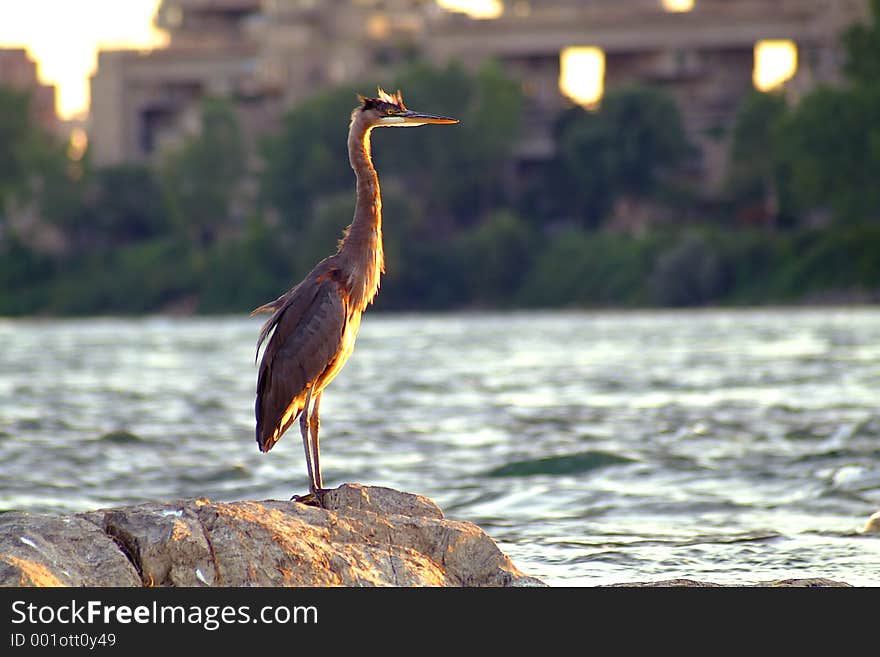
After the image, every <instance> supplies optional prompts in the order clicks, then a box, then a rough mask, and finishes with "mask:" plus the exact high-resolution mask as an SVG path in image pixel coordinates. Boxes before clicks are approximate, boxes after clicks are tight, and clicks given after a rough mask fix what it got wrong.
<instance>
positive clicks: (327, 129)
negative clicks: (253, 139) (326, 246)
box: [261, 86, 356, 230]
mask: <svg viewBox="0 0 880 657" xmlns="http://www.w3.org/2000/svg"><path fill="white" fill-rule="evenodd" d="M355 102H356V99H355V97H354V94H353V93H352V90H351V87H350V86H345V87H337V88H334V89H330V90H328V91H323V92H321V93H319V94H316V95H315V96H313V97H311V98H309V99H307V100H305V101H303V102H302V103H299V104H297V105H296V106H295V107H294V108H293V109H292V110H290V112H288V113H287V115H286V116H285V117H284V123H283V125H282V128H281V132H280V134H278V135H272V136H271V137H270V138H267V139H266V140H264V142H263V157H264V159H265V161H266V167H265V170H264V171H263V174H262V176H261V190H262V196H263V199H264V200H265V201H266V202H267V203H269V204H270V205H272V206H274V207H275V208H276V209H277V210H278V211H279V212H280V213H281V215H282V218H283V221H284V225H285V227H288V228H290V229H292V230H300V229H302V228H303V227H304V226H305V225H306V224H307V223H308V217H309V216H310V213H311V211H312V207H313V205H314V203H315V202H316V200H317V199H319V198H321V197H322V196H327V195H332V194H335V193H338V192H340V191H343V190H346V191H349V192H350V190H351V189H352V187H353V181H354V176H353V174H352V172H351V165H350V164H349V162H348V149H347V145H346V141H345V126H347V125H348V122H349V117H350V115H351V111H352V108H353V107H354V105H355Z"/></svg>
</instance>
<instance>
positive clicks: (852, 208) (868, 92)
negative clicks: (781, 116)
mask: <svg viewBox="0 0 880 657" xmlns="http://www.w3.org/2000/svg"><path fill="white" fill-rule="evenodd" d="M776 139H777V141H778V145H779V157H780V158H781V162H782V163H783V165H784V168H785V172H786V177H787V178H788V183H787V184H788V185H790V190H791V194H792V196H793V199H794V201H795V203H796V204H797V206H798V207H799V208H800V209H802V210H809V209H811V208H816V207H819V208H822V207H824V208H829V209H831V210H832V211H833V212H834V214H835V216H836V218H838V219H840V220H842V221H850V222H852V221H861V220H864V219H880V185H878V184H877V181H878V180H880V88H878V87H870V86H865V87H856V88H852V89H829V88H823V89H818V90H816V91H814V92H813V93H811V94H809V95H808V96H806V97H805V98H804V99H803V100H802V101H801V103H800V104H799V105H798V106H797V107H796V108H795V109H794V110H792V112H791V113H790V114H789V115H788V116H787V117H786V118H785V120H784V121H783V122H782V123H781V125H780V129H779V131H778V134H777V136H776Z"/></svg>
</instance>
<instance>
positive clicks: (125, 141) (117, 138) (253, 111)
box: [90, 0, 867, 186]
mask: <svg viewBox="0 0 880 657" xmlns="http://www.w3.org/2000/svg"><path fill="white" fill-rule="evenodd" d="M503 4H504V11H503V13H502V14H501V15H500V16H499V17H497V18H495V19H492V20H475V19H473V18H470V17H468V16H467V15H465V14H462V13H453V12H449V11H445V10H443V9H441V8H440V7H439V6H438V4H437V3H435V2H434V1H433V0H165V2H163V3H162V5H161V7H160V11H159V14H158V16H157V23H158V25H160V26H161V27H163V28H165V29H166V30H168V32H169V34H170V43H169V46H168V48H167V49H163V50H158V51H154V52H152V53H147V54H140V53H133V52H104V53H101V54H100V58H99V67H98V72H97V74H96V75H95V77H94V78H93V80H92V103H93V105H92V114H91V129H90V130H91V134H90V143H91V144H92V148H93V156H94V159H95V161H96V162H97V163H99V164H112V163H118V162H124V161H144V160H149V159H150V158H151V157H154V156H155V154H156V153H157V152H161V148H162V146H163V144H168V143H174V142H175V141H176V140H179V139H180V137H181V135H182V134H185V133H186V132H187V131H188V130H192V129H197V125H196V120H195V119H194V118H193V117H194V115H197V113H195V112H194V108H195V105H196V103H197V101H198V99H199V98H201V97H202V96H204V95H206V94H221V95H227V96H231V97H232V98H235V99H236V101H237V105H238V106H239V107H240V108H241V109H242V113H243V116H244V118H245V121H244V123H245V125H246V128H247V129H249V130H251V131H252V132H259V131H260V130H266V129H271V128H272V127H273V126H275V125H277V121H278V119H279V117H280V116H281V114H282V113H283V112H284V111H285V109H286V108H287V107H289V106H290V105H291V104H292V103H293V102H294V101H295V100H301V99H303V98H305V97H307V96H309V95H310V94H312V93H314V92H315V91H318V90H320V89H322V88H324V87H326V86H328V85H333V84H338V83H342V82H344V81H346V80H353V79H362V78H363V77H365V75H366V74H373V75H375V76H376V77H378V78H379V79H381V76H382V75H383V74H384V73H387V72H389V71H391V70H393V69H394V68H395V67H396V66H398V65H400V64H402V63H405V62H406V61H408V60H409V59H411V58H413V57H415V56H416V55H420V56H423V57H426V58H427V59H428V60H430V61H432V62H434V63H436V64H444V63H446V62H447V61H449V60H450V59H456V60H459V61H461V62H463V63H464V64H465V65H466V66H469V67H474V68H475V67H477V66H479V65H481V64H482V63H483V62H485V61H486V60H487V59H490V58H491V59H495V60H498V61H499V62H500V63H501V64H502V65H503V66H504V67H505V68H506V69H507V70H509V71H510V72H511V73H512V74H514V75H516V76H517V77H519V78H520V79H522V81H523V90H524V92H525V95H526V98H527V107H526V116H527V121H526V131H525V133H524V135H523V138H522V143H521V144H519V147H518V157H520V158H521V159H523V160H537V161H540V160H544V159H546V158H548V157H551V156H552V155H553V152H554V144H553V141H552V139H551V126H552V123H553V119H554V118H555V117H556V116H557V115H558V113H559V112H560V111H561V110H562V109H564V108H566V107H568V106H571V104H572V102H573V101H572V100H571V99H570V98H567V97H566V95H565V94H564V93H562V91H561V90H560V73H561V70H560V55H561V53H562V52H563V51H565V50H566V49H568V48H572V47H589V48H594V49H597V50H598V51H601V53H602V56H603V58H604V75H603V80H602V83H603V86H604V88H605V89H609V88H614V87H616V86H619V85H624V84H628V83H631V82H636V81H638V82H648V83H651V84H655V85H659V86H662V87H664V88H665V89H667V90H668V91H670V92H671V93H672V94H673V95H674V96H675V97H676V98H677V99H678V100H679V101H680V102H679V105H680V107H681V109H682V112H683V115H684V120H685V124H686V127H687V130H688V132H689V134H690V136H691V138H692V140H693V141H694V142H695V143H696V144H697V145H699V147H700V152H701V153H702V158H703V173H704V175H705V178H706V182H707V184H708V185H710V186H711V185H714V184H716V183H717V182H718V181H719V180H720V179H721V177H722V176H723V159H724V158H723V154H724V153H725V151H726V145H725V143H724V140H723V139H720V138H719V137H718V135H720V134H723V133H724V132H725V127H727V126H729V125H730V123H731V121H732V119H733V116H734V114H735V112H736V110H737V108H738V106H739V104H740V102H741V101H742V99H743V98H744V97H745V95H746V94H747V93H748V92H749V90H750V89H752V88H753V85H754V80H753V77H754V73H755V66H756V61H755V52H756V44H758V43H759V42H761V41H764V40H772V41H777V42H778V41H785V42H788V43H791V44H792V45H793V46H794V48H795V49H796V53H797V69H796V73H795V74H794V76H793V77H792V78H791V79H790V80H788V81H787V82H786V91H787V93H790V94H792V95H793V96H795V97H797V96H798V95H800V94H803V93H804V92H806V91H808V90H809V89H811V88H813V87H814V86H815V85H817V84H819V83H823V82H834V81H836V80H838V78H839V75H840V73H839V71H840V66H841V56H842V55H841V52H840V49H839V39H838V38H839V34H840V32H841V30H842V29H843V28H844V27H845V26H847V25H849V24H851V23H852V22H854V21H856V20H859V19H860V18H862V17H864V16H865V15H866V14H867V0H774V1H773V2H770V1H768V0H692V2H690V1H689V2H686V3H684V7H685V8H687V9H688V10H687V11H672V10H670V7H672V6H676V3H670V2H669V0H512V1H511V0H509V1H507V2H504V3H503ZM688 5H692V6H690V7H688ZM677 6H678V8H679V9H680V8H681V7H682V5H681V4H680V3H679V4H678V5H677Z"/></svg>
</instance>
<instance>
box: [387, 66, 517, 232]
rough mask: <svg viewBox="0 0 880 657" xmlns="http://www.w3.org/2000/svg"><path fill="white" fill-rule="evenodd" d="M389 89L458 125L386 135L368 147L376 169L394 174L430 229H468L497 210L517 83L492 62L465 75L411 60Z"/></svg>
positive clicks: (513, 134)
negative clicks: (418, 205)
mask: <svg viewBox="0 0 880 657" xmlns="http://www.w3.org/2000/svg"><path fill="white" fill-rule="evenodd" d="M394 88H400V89H403V90H404V94H405V95H404V101H405V102H407V103H410V101H411V105H412V106H413V107H414V108H415V109H417V110H422V111H426V112H430V113H432V114H442V115H447V116H453V117H455V118H457V119H459V120H460V123H459V124H458V125H456V126H455V127H454V128H451V129H449V130H444V131H440V130H419V131H416V132H415V133H413V132H412V131H409V132H407V133H405V134H404V133H401V132H400V131H394V130H392V131H389V132H390V133H391V134H389V135H385V134H383V135H382V143H381V145H377V147H376V148H375V149H374V151H375V156H376V158H377V161H378V163H379V166H381V167H384V163H385V162H387V163H388V165H387V167H384V168H388V169H391V170H393V171H395V172H400V174H399V175H400V176H401V178H402V179H403V181H402V186H403V189H405V190H406V193H407V194H409V195H411V196H412V197H413V198H415V199H420V200H421V205H422V207H423V209H424V212H425V215H426V216H427V217H430V220H431V221H432V222H433V223H434V227H437V226H438V222H440V226H441V228H442V227H449V228H455V227H462V226H470V225H473V224H475V223H477V222H478V221H480V219H481V218H482V217H483V215H484V214H485V213H486V212H489V211H491V210H493V209H494V208H496V207H498V206H499V205H503V204H504V201H505V196H506V193H507V190H506V189H505V184H504V179H505V170H504V164H505V162H506V161H507V160H508V159H509V157H510V155H511V153H512V151H513V148H514V147H515V146H516V145H517V143H518V139H519V127H520V121H521V113H522V105H523V96H522V91H521V88H520V84H519V83H518V82H517V81H516V80H514V79H512V78H510V77H508V76H507V75H506V74H505V73H504V72H503V71H502V70H501V68H500V67H499V66H498V65H497V64H495V63H493V62H488V63H487V64H485V65H484V66H483V67H482V68H481V69H479V70H478V71H477V72H476V73H475V74H473V75H472V74H469V73H468V72H467V71H466V70H465V69H464V68H463V67H462V66H461V65H460V64H457V63H455V62H450V63H449V64H448V65H447V66H446V67H444V68H435V67H432V66H430V65H428V64H425V63H417V64H415V65H413V66H411V67H409V68H408V69H406V70H404V71H403V72H402V73H401V74H400V75H399V76H398V78H397V80H396V84H395V85H394ZM444 133H446V134H444ZM384 168H382V169H380V171H382V170H384Z"/></svg>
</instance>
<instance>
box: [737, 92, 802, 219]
mask: <svg viewBox="0 0 880 657" xmlns="http://www.w3.org/2000/svg"><path fill="white" fill-rule="evenodd" d="M787 111H788V106H787V105H786V102H785V97H784V96H783V95H782V94H778V93H762V92H759V91H753V92H752V93H751V94H749V95H748V96H747V97H746V99H745V100H744V101H743V103H742V105H740V108H739V111H738V112H737V114H736V119H735V121H734V125H733V135H732V140H731V145H730V169H729V172H728V179H727V187H728V192H729V194H730V195H731V196H732V197H733V199H734V201H735V203H736V205H737V206H738V207H739V208H740V211H739V215H738V216H739V218H740V221H741V223H756V222H757V223H761V224H768V225H774V224H775V223H776V221H777V218H778V216H779V214H780V210H781V207H782V205H781V204H782V199H781V198H780V184H779V178H780V176H781V175H782V173H781V171H780V163H779V161H778V158H777V157H775V153H776V152H777V148H776V144H775V137H776V128H777V125H778V124H779V122H780V121H781V120H782V119H783V117H784V116H785V114H786V112H787Z"/></svg>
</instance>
